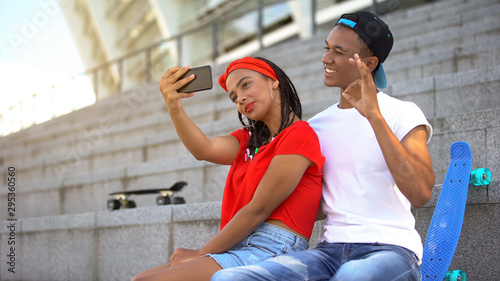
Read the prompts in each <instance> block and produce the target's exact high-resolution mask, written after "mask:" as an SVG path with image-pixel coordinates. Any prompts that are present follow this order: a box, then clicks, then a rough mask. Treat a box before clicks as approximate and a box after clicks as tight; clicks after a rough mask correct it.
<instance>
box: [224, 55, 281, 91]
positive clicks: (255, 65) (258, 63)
mask: <svg viewBox="0 0 500 281" xmlns="http://www.w3.org/2000/svg"><path fill="white" fill-rule="evenodd" d="M241 68H243V69H250V70H253V71H257V72H259V73H262V74H264V75H266V76H267V77H270V78H273V79H276V80H278V76H277V75H276V73H275V72H274V70H273V69H272V68H271V67H270V66H269V64H267V63H266V62H265V61H262V60H259V59H256V58H251V57H245V58H242V59H239V60H235V61H233V62H232V63H230V64H229V65H228V66H227V69H226V72H225V73H224V74H222V75H221V76H220V77H219V84H220V86H221V87H222V88H223V89H224V90H226V92H227V87H226V79H227V76H228V75H229V73H231V72H232V71H233V70H236V69H241Z"/></svg>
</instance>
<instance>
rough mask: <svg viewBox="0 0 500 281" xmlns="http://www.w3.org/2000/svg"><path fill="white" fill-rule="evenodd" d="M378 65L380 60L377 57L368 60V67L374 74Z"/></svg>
mask: <svg viewBox="0 0 500 281" xmlns="http://www.w3.org/2000/svg"><path fill="white" fill-rule="evenodd" d="M377 65H378V58H377V57H376V56H371V57H367V58H366V66H368V68H369V69H370V72H373V70H375V68H376V67H377Z"/></svg>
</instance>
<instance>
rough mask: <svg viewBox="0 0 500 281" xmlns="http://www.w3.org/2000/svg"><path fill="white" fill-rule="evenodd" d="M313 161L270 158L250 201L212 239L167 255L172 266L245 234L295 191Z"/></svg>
mask: <svg viewBox="0 0 500 281" xmlns="http://www.w3.org/2000/svg"><path fill="white" fill-rule="evenodd" d="M311 165H313V163H312V161H310V160H309V159H307V158H306V157H304V156H302V155H297V154H289V155H277V156H275V157H273V159H272V160H271V163H270V165H269V167H268V169H267V171H266V173H265V174H264V177H263V178H262V180H261V181H260V183H259V185H258V186H257V190H256V191H255V194H254V196H253V198H252V200H251V201H250V202H249V203H248V204H247V205H245V207H243V208H241V209H240V211H239V212H238V213H236V215H235V216H234V217H233V218H232V219H231V221H229V223H228V224H227V225H226V226H225V227H224V229H222V230H221V232H219V233H218V234H217V235H216V236H214V238H212V239H211V240H210V241H208V242H207V243H206V244H205V245H204V246H203V247H202V248H201V249H199V250H186V249H178V250H176V252H175V253H174V254H173V255H172V257H171V258H170V262H171V263H172V265H175V264H178V263H183V262H186V261H188V260H191V259H193V258H196V257H199V256H201V255H204V254H208V253H212V254H217V253H222V252H225V251H227V250H229V249H231V248H232V247H234V246H235V245H237V244H238V243H239V242H241V241H242V240H243V239H245V238H246V237H248V235H250V234H251V233H252V232H253V231H254V230H255V229H256V228H257V227H258V226H259V225H260V224H261V223H262V222H264V221H265V220H266V219H267V218H268V217H269V215H270V214H271V213H272V212H273V211H274V210H275V209H276V208H277V207H278V206H279V205H280V204H281V203H282V202H283V201H284V200H285V199H286V198H287V197H288V196H289V195H290V194H292V192H293V191H294V190H295V187H296V186H297V184H298V183H299V181H300V180H301V178H302V176H303V174H304V172H305V171H306V169H307V168H308V167H309V166H311Z"/></svg>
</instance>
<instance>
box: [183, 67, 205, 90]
mask: <svg viewBox="0 0 500 281" xmlns="http://www.w3.org/2000/svg"><path fill="white" fill-rule="evenodd" d="M191 74H194V75H195V78H194V80H192V81H191V82H189V83H187V84H186V85H184V86H182V87H181V88H180V89H178V90H177V92H179V93H191V92H199V91H205V90H210V89H212V67H211V66H210V65H204V66H200V67H194V68H190V69H189V70H188V72H186V73H185V74H184V75H182V76H181V77H179V79H178V80H180V79H182V78H185V77H188V76H189V75H191Z"/></svg>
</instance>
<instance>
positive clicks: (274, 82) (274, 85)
mask: <svg viewBox="0 0 500 281" xmlns="http://www.w3.org/2000/svg"><path fill="white" fill-rule="evenodd" d="M279 85H280V81H278V80H274V79H273V89H277V88H278V86H279Z"/></svg>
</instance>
